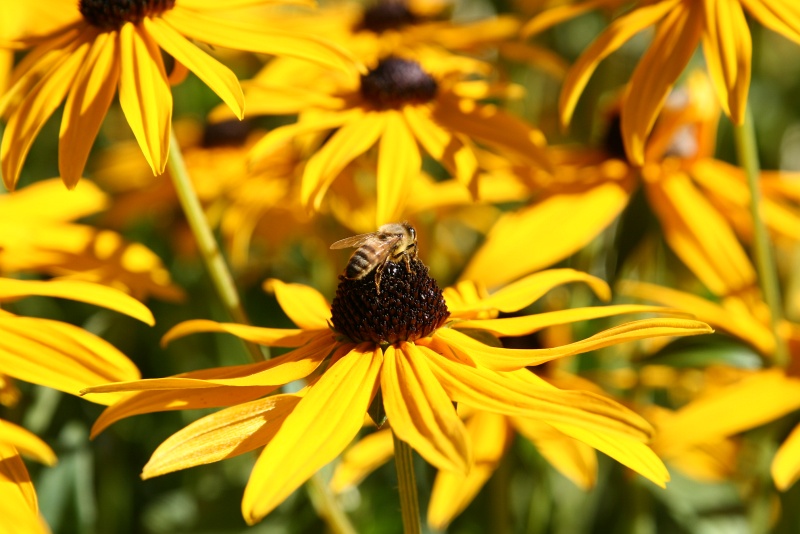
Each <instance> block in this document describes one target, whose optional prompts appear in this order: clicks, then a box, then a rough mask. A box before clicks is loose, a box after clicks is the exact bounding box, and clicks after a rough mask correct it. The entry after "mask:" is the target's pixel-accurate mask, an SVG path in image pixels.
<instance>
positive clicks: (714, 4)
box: [703, 0, 753, 125]
mask: <svg viewBox="0 0 800 534" xmlns="http://www.w3.org/2000/svg"><path fill="white" fill-rule="evenodd" d="M703 5H704V7H705V32H704V33H703V55H704V56H705V59H706V64H707V65H708V72H709V74H710V75H711V81H712V84H713V86H714V90H715V91H716V93H717V98H718V99H719V101H720V103H721V105H722V109H723V110H724V111H725V113H726V114H727V115H728V116H729V117H730V118H731V120H732V121H733V122H734V123H735V124H739V125H741V124H743V123H744V111H745V107H746V106H747V90H748V89H749V88H750V68H751V65H750V58H751V55H752V53H753V42H752V39H751V37H750V28H749V27H748V25H747V19H745V16H744V12H743V11H742V6H741V3H740V2H739V0H736V1H731V0H712V1H708V0H707V1H705V2H703Z"/></svg>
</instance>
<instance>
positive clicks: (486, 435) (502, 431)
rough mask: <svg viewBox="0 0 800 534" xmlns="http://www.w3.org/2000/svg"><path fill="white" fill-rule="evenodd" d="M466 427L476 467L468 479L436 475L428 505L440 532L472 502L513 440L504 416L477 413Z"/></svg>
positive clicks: (432, 522) (454, 474)
mask: <svg viewBox="0 0 800 534" xmlns="http://www.w3.org/2000/svg"><path fill="white" fill-rule="evenodd" d="M466 427H467V434H468V436H469V440H470V442H471V443H472V450H473V465H472V466H471V467H470V470H469V473H468V474H466V475H464V474H462V473H459V472H457V471H441V470H440V471H439V472H438V473H437V474H436V479H435V480H434V481H433V489H432V491H431V500H430V503H429V504H428V524H429V525H430V526H431V527H433V528H434V529H436V530H444V529H446V528H447V526H448V525H449V524H450V522H452V521H453V519H455V517H456V516H457V515H458V514H460V513H461V512H462V511H463V510H464V508H466V507H467V506H468V505H469V503H470V502H472V499H474V498H475V495H477V494H478V492H479V491H480V489H481V488H482V487H483V485H484V484H486V481H487V480H489V477H491V476H492V473H494V471H495V470H496V469H497V465H498V464H499V463H500V460H501V459H502V457H503V454H504V453H505V451H506V450H507V449H508V447H509V446H510V445H511V441H512V438H513V434H512V433H511V432H510V430H509V427H508V423H507V422H506V417H504V416H502V415H497V414H493V413H489V412H477V413H476V414H475V415H474V416H472V417H471V418H470V419H469V421H467V423H466Z"/></svg>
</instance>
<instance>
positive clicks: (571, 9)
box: [520, 0, 618, 38]
mask: <svg viewBox="0 0 800 534" xmlns="http://www.w3.org/2000/svg"><path fill="white" fill-rule="evenodd" d="M617 2H618V0H586V1H584V2H572V3H569V4H564V5H560V6H556V7H554V8H551V9H547V10H545V11H543V12H541V13H539V14H538V15H536V16H535V17H533V18H532V19H531V20H529V21H528V22H526V23H525V25H523V26H522V29H521V30H520V35H521V37H523V38H527V37H530V36H531V35H535V34H537V33H541V32H543V31H545V30H548V29H550V28H552V27H553V26H557V25H559V24H561V23H562V22H566V21H568V20H572V19H574V18H577V17H579V16H581V15H583V14H584V13H588V12H589V11H593V10H595V9H599V8H601V7H603V6H606V5H608V4H615V3H617Z"/></svg>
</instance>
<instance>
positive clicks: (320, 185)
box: [300, 112, 387, 210]
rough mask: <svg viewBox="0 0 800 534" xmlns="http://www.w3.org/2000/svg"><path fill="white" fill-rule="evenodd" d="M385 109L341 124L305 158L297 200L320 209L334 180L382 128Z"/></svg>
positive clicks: (381, 131)
mask: <svg viewBox="0 0 800 534" xmlns="http://www.w3.org/2000/svg"><path fill="white" fill-rule="evenodd" d="M386 115H387V114H386V113H381V112H370V113H365V114H364V115H363V116H361V117H360V118H358V119H356V120H353V121H351V122H348V123H346V124H343V125H342V127H341V128H339V130H337V131H336V133H334V134H333V135H332V136H331V138H330V139H328V140H327V141H326V142H325V144H324V145H322V147H321V148H320V149H319V150H318V151H317V152H316V153H315V154H314V155H313V156H311V158H310V159H309V160H308V163H307V164H306V168H305V171H304V172H303V181H302V185H301V186H300V200H301V201H302V202H303V204H304V205H309V204H311V205H313V206H314V209H316V210H319V208H320V206H321V205H322V199H323V198H324V196H325V193H326V192H327V191H328V188H329V187H330V185H331V183H333V180H334V179H336V177H337V176H339V173H341V172H342V171H343V170H344V168H345V167H346V166H347V165H348V164H349V163H350V162H351V161H353V160H354V159H355V158H357V157H358V156H360V155H361V154H363V153H364V152H366V151H367V150H368V149H369V148H370V147H371V146H372V145H374V144H375V142H376V141H377V140H378V138H379V137H380V136H381V134H382V133H383V131H384V128H385V125H386Z"/></svg>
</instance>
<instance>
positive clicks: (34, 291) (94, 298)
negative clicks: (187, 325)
mask: <svg viewBox="0 0 800 534" xmlns="http://www.w3.org/2000/svg"><path fill="white" fill-rule="evenodd" d="M33 295H38V296H41V297H56V298H63V299H71V300H77V301H80V302H86V303H88V304H94V305H97V306H103V307H104V308H108V309H109V310H114V311H117V312H120V313H124V314H125V315H129V316H131V317H133V318H135V319H139V320H140V321H142V322H143V323H146V324H149V325H150V326H152V325H153V324H155V319H154V318H153V314H152V313H151V312H150V310H149V309H148V308H147V306H145V305H144V304H142V303H141V302H139V301H138V300H136V299H135V298H133V297H129V296H128V295H126V294H125V293H123V292H122V291H119V290H117V289H114V288H111V287H107V286H101V285H99V284H92V283H90V282H81V281H78V280H48V281H39V280H16V279H11V278H0V302H3V301H7V300H13V299H18V298H23V297H28V296H33Z"/></svg>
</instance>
